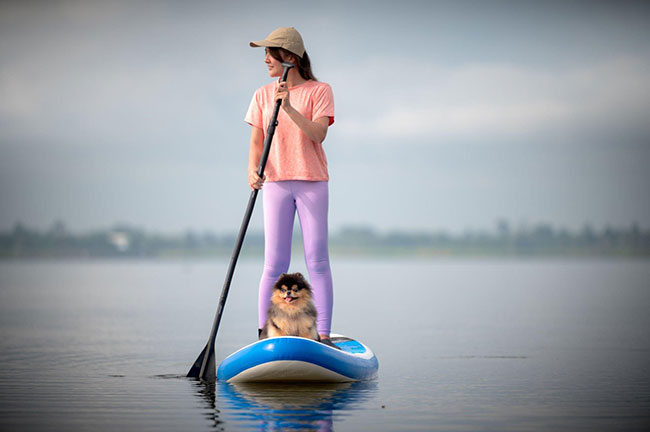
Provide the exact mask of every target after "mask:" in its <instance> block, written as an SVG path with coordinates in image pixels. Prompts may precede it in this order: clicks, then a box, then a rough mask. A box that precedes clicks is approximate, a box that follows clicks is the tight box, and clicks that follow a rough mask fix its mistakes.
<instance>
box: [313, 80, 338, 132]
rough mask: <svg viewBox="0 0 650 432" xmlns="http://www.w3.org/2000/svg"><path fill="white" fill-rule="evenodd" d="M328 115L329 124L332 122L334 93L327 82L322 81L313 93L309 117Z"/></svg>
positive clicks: (315, 117)
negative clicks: (312, 105) (312, 103)
mask: <svg viewBox="0 0 650 432" xmlns="http://www.w3.org/2000/svg"><path fill="white" fill-rule="evenodd" d="M320 117H329V119H330V121H329V124H330V126H331V125H332V123H334V94H333V93H332V87H330V85H329V84H325V83H323V85H322V86H321V88H319V89H318V91H316V92H315V94H314V108H313V111H312V116H311V118H312V119H313V120H316V119H317V118H320Z"/></svg>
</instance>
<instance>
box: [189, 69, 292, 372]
mask: <svg viewBox="0 0 650 432" xmlns="http://www.w3.org/2000/svg"><path fill="white" fill-rule="evenodd" d="M292 67H293V64H291V63H282V68H283V70H282V77H281V78H280V82H285V81H286V80H287V75H288V74H289V69H291V68H292ZM281 104H282V101H281V100H277V101H276V102H275V107H274V108H273V115H271V120H270V121H269V126H268V128H267V130H266V137H265V138H264V149H263V150H262V156H261V157H260V164H259V166H258V167H257V175H258V176H259V177H260V178H263V177H264V167H266V161H267V160H268V158H269V151H270V150H271V141H272V140H273V135H274V134H275V127H276V126H277V125H278V113H279V112H280V105H281ZM258 192H259V191H258V189H253V191H252V192H251V196H250V198H249V199H248V206H247V207H246V212H245V213H244V220H242V223H241V227H240V228H239V236H237V243H236V244H235V250H234V251H233V253H232V257H231V258H230V265H229V266H228V273H227V274H226V280H225V281H224V283H223V288H222V289H221V297H220V299H219V305H218V306H217V313H216V315H215V317H214V322H213V323H212V330H211V331H210V337H209V338H208V343H207V344H206V346H205V348H203V351H201V354H199V356H198V358H197V359H196V361H195V362H194V364H193V365H192V367H191V368H190V371H189V372H188V373H187V376H188V377H191V378H199V379H202V380H205V381H214V380H215V379H216V370H215V368H216V362H215V358H214V342H215V339H216V338H217V331H218V330H219V323H221V316H222V315H223V308H224V306H225V305H226V299H227V298H228V291H230V283H231V282H232V278H233V275H234V274H235V266H236V265H237V259H238V258H239V253H240V252H241V248H242V245H243V244H244V237H245V236H246V230H247V229H248V224H249V223H250V220H251V216H252V215H253V208H254V207H255V200H256V199H257V193H258Z"/></svg>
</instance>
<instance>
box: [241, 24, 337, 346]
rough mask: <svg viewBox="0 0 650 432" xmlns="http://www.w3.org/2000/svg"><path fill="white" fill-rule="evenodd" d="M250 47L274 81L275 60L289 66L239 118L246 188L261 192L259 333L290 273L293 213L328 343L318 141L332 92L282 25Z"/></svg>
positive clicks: (329, 116) (324, 196)
mask: <svg viewBox="0 0 650 432" xmlns="http://www.w3.org/2000/svg"><path fill="white" fill-rule="evenodd" d="M250 46H252V47H265V53H266V54H265V56H264V63H265V64H266V66H267V68H268V71H269V76H270V77H273V78H275V77H280V76H281V74H282V64H281V63H282V62H290V63H293V64H294V67H293V68H291V69H290V70H289V75H288V76H287V81H286V82H278V81H277V80H275V81H273V82H272V83H270V84H267V85H265V86H262V87H260V88H259V89H257V91H256V92H255V95H254V96H253V100H252V101H251V104H250V107H249V108H248V112H247V114H246V117H245V121H246V122H247V123H249V124H250V125H251V138H250V152H249V158H248V172H249V174H248V183H249V185H250V187H251V188H255V189H261V188H262V184H263V183H265V186H264V191H263V203H264V271H263V273H262V278H261V280H260V287H259V300H258V312H259V328H260V329H261V328H262V327H263V326H264V323H265V322H266V313H267V310H268V307H269V299H270V297H271V290H272V288H273V284H274V283H275V281H276V280H277V279H278V277H280V275H281V274H282V273H285V272H287V271H288V270H289V263H290V260H291V235H292V231H293V222H294V215H295V213H296V212H297V213H298V219H299V220H300V227H301V229H302V236H303V242H304V248H305V262H306V264H307V271H308V272H309V278H310V280H311V285H312V289H313V297H314V305H315V306H316V310H317V312H318V321H317V325H318V333H319V336H320V338H321V341H322V342H323V343H326V344H328V345H333V344H332V342H331V340H330V330H331V323H332V306H333V290H332V273H331V270H330V263H329V252H328V240H327V210H328V183H327V182H328V180H329V175H328V172H327V159H326V158H325V153H324V151H323V141H324V140H325V137H326V136H327V128H328V127H329V126H331V125H332V123H334V99H333V95H332V89H331V88H330V86H329V85H328V84H326V83H322V82H319V81H317V80H316V78H315V77H314V75H313V73H312V71H311V64H310V61H309V56H308V55H307V53H306V52H305V48H304V44H303V41H302V37H301V36H300V33H298V31H296V29H294V28H293V27H281V28H278V29H276V30H274V31H273V32H271V33H270V34H269V35H268V36H267V37H266V39H264V40H262V41H256V42H251V43H250ZM277 100H281V101H282V104H281V107H282V109H281V110H280V112H279V114H278V126H277V128H276V130H275V135H274V137H273V142H272V144H271V150H270V153H269V159H268V162H267V165H266V169H265V175H264V178H260V177H259V176H258V175H257V167H258V165H259V161H260V157H261V154H262V150H263V144H264V136H265V134H266V127H267V125H268V122H269V118H270V117H271V114H272V111H273V106H274V104H275V101H277Z"/></svg>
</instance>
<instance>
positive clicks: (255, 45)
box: [249, 40, 277, 48]
mask: <svg viewBox="0 0 650 432" xmlns="http://www.w3.org/2000/svg"><path fill="white" fill-rule="evenodd" d="M249 45H250V46H252V47H253V48H259V47H273V46H277V45H274V44H272V43H271V42H269V41H265V40H261V41H253V42H250V44H249Z"/></svg>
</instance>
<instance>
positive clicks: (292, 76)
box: [287, 67, 307, 88]
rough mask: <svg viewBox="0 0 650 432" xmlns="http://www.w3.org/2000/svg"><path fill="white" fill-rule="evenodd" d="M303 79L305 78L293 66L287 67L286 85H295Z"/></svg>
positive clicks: (302, 81) (303, 80)
mask: <svg viewBox="0 0 650 432" xmlns="http://www.w3.org/2000/svg"><path fill="white" fill-rule="evenodd" d="M305 81H307V80H306V79H304V78H303V77H301V76H300V73H299V72H298V71H297V70H296V68H295V67H294V68H291V69H289V75H287V87H289V88H291V87H295V86H297V85H300V84H302V83H304V82H305Z"/></svg>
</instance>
